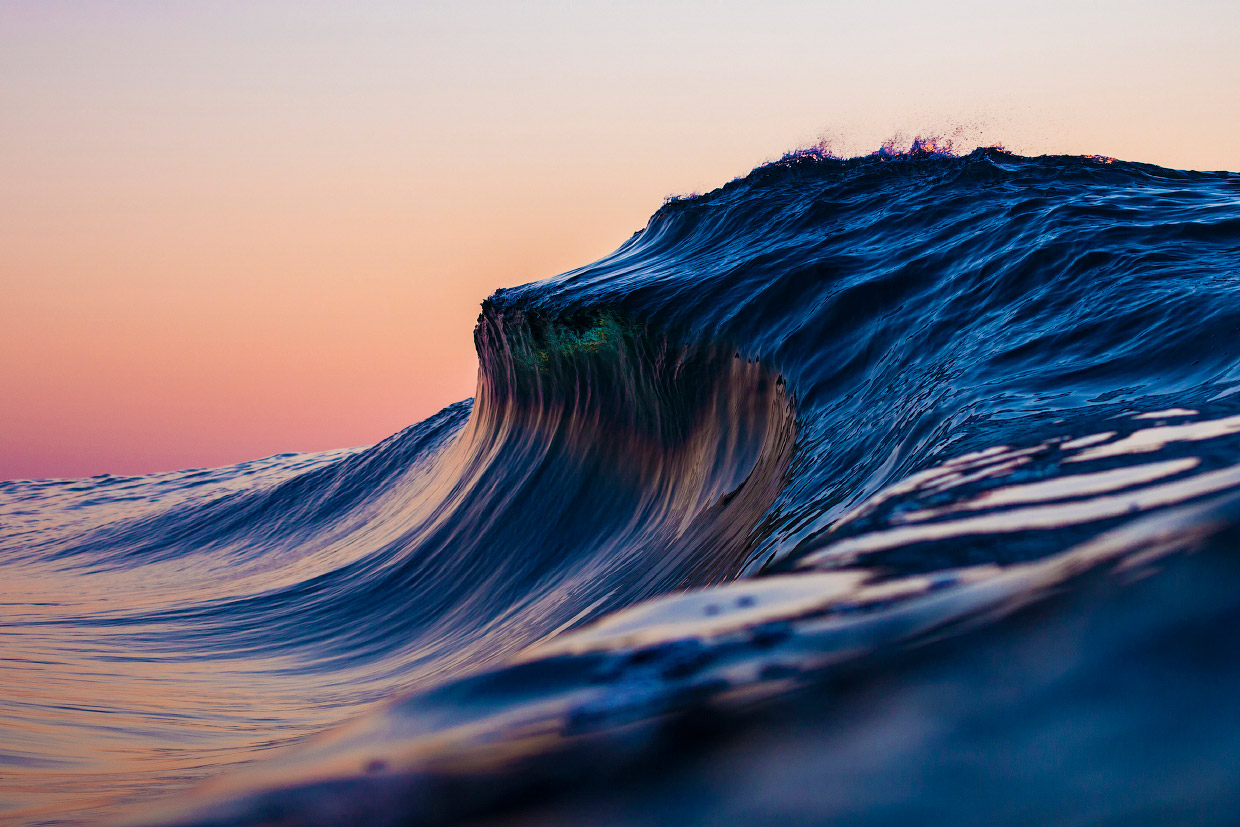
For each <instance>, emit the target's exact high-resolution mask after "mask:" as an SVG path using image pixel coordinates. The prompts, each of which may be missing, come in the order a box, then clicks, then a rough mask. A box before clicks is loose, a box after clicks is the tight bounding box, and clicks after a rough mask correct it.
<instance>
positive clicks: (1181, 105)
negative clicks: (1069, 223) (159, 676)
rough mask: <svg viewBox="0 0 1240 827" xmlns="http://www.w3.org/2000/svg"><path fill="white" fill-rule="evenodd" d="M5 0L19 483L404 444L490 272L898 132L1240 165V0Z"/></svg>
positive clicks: (6, 377) (468, 346)
mask: <svg viewBox="0 0 1240 827" xmlns="http://www.w3.org/2000/svg"><path fill="white" fill-rule="evenodd" d="M356 8H357V6H356V5H355V4H347V3H344V2H306V3H291V2H290V3H264V2H248V3H206V2H201V3H198V2H186V3H180V4H175V5H173V4H162V3H155V2H101V3H96V4H71V3H62V2H3V0H0V147H3V151H2V152H0V285H2V286H0V290H2V292H0V388H3V392H2V393H0V479H12V478H27V477H67V476H86V475H92V474H98V473H105V472H106V473H113V474H126V473H141V472H147V471H157V470H171V469H176V468H183V467H193V466H210V465H220V464H226V463H231V462H236V461H240V460H245V459H251V458H255V457H259V456H264V455H268V454H272V453H279V452H283V451H306V450H319V449H327V448H336V447H345V446H352V445H361V444H368V443H372V442H375V441H377V440H379V439H382V438H383V437H385V436H387V435H389V434H391V433H393V432H395V431H397V430H399V429H400V428H402V427H404V426H406V425H408V424H410V423H412V422H415V421H417V420H419V419H422V418H424V417H426V416H427V415H429V414H431V413H433V412H434V411H436V410H438V409H439V408H440V407H442V406H444V405H446V404H448V403H451V402H454V401H456V400H459V399H462V398H465V397H468V396H470V395H472V393H473V386H474V378H475V376H474V374H475V369H476V365H475V360H474V354H473V346H472V338H471V331H472V327H473V323H474V319H475V317H476V316H477V312H478V309H477V306H478V303H479V302H480V301H481V300H482V299H483V298H485V297H486V295H488V294H489V293H490V292H491V291H492V290H493V289H494V288H496V287H500V286H504V285H513V284H518V283H523V282H527V281H532V280H535V279H539V278H543V277H546V276H550V275H554V274H555V273H557V272H560V271H563V270H566V269H569V268H571V267H575V266H578V265H580V264H584V263H586V262H588V261H590V260H592V259H594V258H597V257H598V256H600V255H602V254H604V253H606V252H608V251H610V250H611V249H613V248H614V247H615V246H617V245H618V244H619V243H620V242H622V241H623V240H624V239H625V238H627V237H628V235H629V234H630V233H632V232H633V231H634V230H635V229H637V228H639V227H640V226H642V225H643V224H644V223H645V221H646V218H647V217H648V216H649V214H650V213H651V212H652V211H653V210H654V209H656V208H657V207H658V206H659V204H660V203H662V200H663V198H664V196H666V195H668V194H671V193H683V192H689V191H704V190H708V189H711V188H713V187H714V186H717V185H719V184H721V183H723V182H725V181H726V180H728V179H730V178H732V177H735V176H737V175H741V174H743V173H745V172H746V171H748V170H749V169H750V168H752V167H753V166H755V165H757V164H759V163H762V162H763V161H765V160H769V159H770V158H773V157H777V156H779V155H780V154H782V152H783V151H785V150H787V149H789V148H792V147H794V146H797V145H803V144H807V143H812V142H815V141H816V140H818V139H819V138H821V137H827V138H829V139H831V140H832V141H833V142H834V144H835V146H837V147H838V148H839V150H840V151H843V152H852V153H860V152H863V151H868V150H870V149H873V148H874V147H876V146H877V145H878V144H879V143H881V141H882V140H883V139H885V138H887V137H890V136H891V135H893V134H895V133H898V132H902V133H904V134H906V135H908V136H911V135H913V134H915V133H917V132H922V133H939V134H957V135H958V136H959V137H963V138H964V141H965V143H966V144H975V143H994V142H1001V143H1003V144H1004V145H1006V146H1007V147H1008V148H1009V149H1013V150H1015V151H1020V152H1025V153H1029V154H1038V153H1042V152H1074V153H1096V154H1105V155H1112V156H1116V157H1122V158H1127V159H1132V160H1142V161H1150V162H1154V163H1160V164H1164V165H1168V166H1175V167H1186V168H1208V169H1233V170H1235V169H1240V107H1237V106H1236V105H1235V100H1236V99H1237V96H1238V94H1240V57H1237V52H1236V49H1235V42H1234V38H1235V33H1236V32H1237V31H1240V4H1236V3H1233V2H1222V1H1221V0H1219V1H1218V2H1213V1H1212V0H1206V1H1205V2H1197V3H1187V4H1186V3H1171V2H1159V3H1153V2H1147V3H1142V2H1135V1H1134V2H1096V3H1090V4H1084V3H1066V2H1064V3H1058V2H1051V3H1038V4H1019V5H1016V4H1001V3H1000V4H996V3H956V4H945V3H939V4H915V3H905V2H887V3H882V2H877V3H867V4H861V3H855V4H843V3H834V4H833V3H767V4H762V6H761V8H759V7H758V4H750V3H739V2H738V3H718V2H716V3H707V2H665V3H659V4H653V3H652V4H643V3H626V4H608V3H593V4H592V3H542V4H468V3H462V4H451V5H448V4H443V5H440V4H432V3H425V4H422V3H419V4H412V3H397V2H391V3H375V4H370V5H367V6H366V11H365V14H362V13H360V12H358V11H356V10H355V9H356Z"/></svg>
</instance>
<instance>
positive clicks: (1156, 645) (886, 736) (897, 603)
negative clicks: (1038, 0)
mask: <svg viewBox="0 0 1240 827" xmlns="http://www.w3.org/2000/svg"><path fill="white" fill-rule="evenodd" d="M475 341H476V343H477V350H478V359H479V373H478V387H477V392H476V395H475V397H474V398H473V399H472V400H466V401H463V402H460V403H457V404H455V405H452V406H450V407H448V408H445V409H444V410H443V411H441V412H440V413H438V414H436V415H435V416H433V417H431V418H430V419H427V420H426V421H424V422H419V423H417V424H414V425H411V426H410V427H408V428H407V429H405V430H404V431H402V432H400V433H398V434H396V435H394V436H392V437H390V438H389V439H387V440H385V441H384V442H381V443H379V444H378V445H375V446H373V447H370V448H364V449H350V450H341V451H335V452H328V453H323V454H297V455H282V456H276V457H270V458H267V459H262V460H256V461H253V462H248V463H243V464H241V465H236V466H233V467H230V468H218V469H213V470H192V471H184V472H178V473H167V474H155V475H150V476H143V477H115V476H106V475H105V476H102V477H93V478H90V479H83V480H69V481H66V480H50V481H12V482H6V483H0V821H5V822H7V823H17V824H26V823H29V824H61V823H75V824H76V823H87V824H96V823H123V824H147V825H155V824H160V825H174V824H175V825H221V826H222V825H258V824H264V825H277V824H278V825H293V824H304V825H327V824H375V825H396V824H446V823H459V822H474V823H486V824H529V825H541V824H566V825H568V824H573V825H578V824H580V825H585V824H598V823H608V824H667V825H677V827H683V825H692V824H736V823H759V824H761V823H780V824H799V823H826V822H830V823H834V824H848V825H854V824H855V825H877V824H895V823H900V824H910V823H912V824H921V825H926V824H944V825H946V824H953V825H962V824H978V825H982V824H995V823H1001V824H1029V825H1034V824H1037V825H1043V824H1047V823H1058V824H1118V823H1123V824H1129V825H1131V824H1169V823H1194V824H1220V825H1222V824H1234V823H1236V819H1237V817H1238V815H1237V814H1240V769H1238V768H1240V703H1237V698H1240V557H1238V556H1237V551H1238V550H1240V546H1238V545H1237V543H1238V539H1240V174H1236V173H1227V172H1217V173H1208V172H1184V171H1176V170H1169V169H1162V168H1159V167H1155V166H1150V165H1145V164H1138V163H1127V162H1121V161H1115V160H1112V159H1108V158H1098V157H1049V156H1048V157H1039V158H1026V157H1021V156H1018V155H1013V154H1011V153H1008V152H1005V151H1003V150H1001V149H978V150H976V151H974V152H972V153H971V154H968V155H966V156H961V157H957V156H954V155H952V154H951V153H950V152H943V151H940V150H939V149H938V148H936V147H934V146H933V145H932V144H920V143H918V144H915V145H914V147H913V148H912V149H911V150H910V151H908V152H902V153H901V152H892V151H882V152H879V153H876V154H875V155H872V156H868V157H863V158H854V159H847V160H841V159H837V158H833V157H829V156H828V155H826V154H824V153H821V152H813V151H807V152H800V153H795V154H792V155H789V156H787V157H785V158H783V159H781V160H780V161H777V162H774V163H771V164H767V165H765V166H762V167H760V168H758V169H755V170H754V171H753V172H752V173H750V174H749V175H748V176H746V177H744V178H741V179H738V180H736V181H733V182H731V183H728V184H727V185H725V186H723V187H721V188H719V189H717V190H715V191H713V192H710V193H707V194H705V195H699V196H693V197H686V198H681V199H672V200H670V201H669V202H668V203H667V204H665V205H664V206H663V207H662V208H661V209H660V210H659V211H658V212H657V213H655V215H654V216H653V217H651V219H650V221H649V223H648V225H647V226H646V227H645V228H644V229H642V230H641V231H639V232H637V233H636V234H634V235H633V237H632V238H630V239H629V240H628V241H627V242H625V243H624V244H623V245H622V246H621V247H620V248H619V249H618V250H616V251H615V252H614V253H612V254H610V255H608V256H606V257H604V258H602V259H601V260H599V261H597V262H595V263H593V264H589V265H587V266H585V267H582V268H580V269H578V270H573V271H571V272H568V273H565V274H563V275H559V276H556V277H554V278H550V279H547V280H545V281H541V282H536V283H533V284H529V285H525V286H523V287H518V288H513V289H504V290H499V291H497V292H496V293H495V294H494V295H492V296H491V297H490V298H489V299H488V300H487V301H486V302H485V303H484V304H483V306H482V312H481V315H480V316H479V318H478V325H477V328H476V330H475ZM324 392H325V393H330V392H331V389H330V388H325V389H324Z"/></svg>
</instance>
